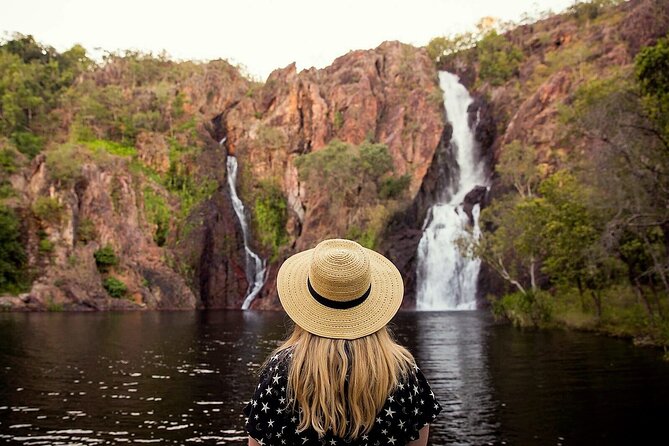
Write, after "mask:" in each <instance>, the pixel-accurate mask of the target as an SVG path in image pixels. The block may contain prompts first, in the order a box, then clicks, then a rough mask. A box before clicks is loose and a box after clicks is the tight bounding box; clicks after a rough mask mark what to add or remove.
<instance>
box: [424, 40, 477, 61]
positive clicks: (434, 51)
mask: <svg viewBox="0 0 669 446" xmlns="http://www.w3.org/2000/svg"><path fill="white" fill-rule="evenodd" d="M474 45H476V36H475V35H474V34H472V33H464V34H456V35H454V36H450V37H446V36H440V37H435V38H434V39H432V40H430V42H429V43H428V44H427V47H426V49H427V54H428V56H430V59H432V60H433V61H434V62H437V63H439V62H441V61H442V60H443V59H444V58H445V57H446V56H449V55H451V54H455V53H457V52H459V51H462V50H466V49H468V48H471V47H473V46H474Z"/></svg>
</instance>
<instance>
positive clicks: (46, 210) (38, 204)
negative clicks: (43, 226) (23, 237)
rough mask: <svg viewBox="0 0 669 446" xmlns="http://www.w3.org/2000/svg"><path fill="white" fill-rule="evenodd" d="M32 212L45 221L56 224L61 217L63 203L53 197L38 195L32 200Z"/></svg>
mask: <svg viewBox="0 0 669 446" xmlns="http://www.w3.org/2000/svg"><path fill="white" fill-rule="evenodd" d="M31 209H32V211H33V214H35V216H36V217H37V218H39V219H40V220H43V221H45V222H47V223H51V224H58V223H60V221H61V219H62V217H63V209H64V207H63V205H62V204H60V202H59V201H58V200H57V199H56V198H53V197H44V196H40V197H37V199H36V200H35V201H34V202H33V204H32V206H31Z"/></svg>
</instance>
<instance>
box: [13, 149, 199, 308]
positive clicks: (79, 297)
mask: <svg viewBox="0 0 669 446" xmlns="http://www.w3.org/2000/svg"><path fill="white" fill-rule="evenodd" d="M70 155H71V158H70V159H68V160H67V161H66V162H68V163H71V165H72V166H73V168H74V170H73V176H72V177H70V178H65V177H62V176H59V175H57V174H56V173H54V169H56V167H50V166H49V164H48V163H47V162H46V156H45V154H40V155H38V156H37V157H36V158H35V159H34V160H33V162H32V163H31V166H30V170H29V173H28V175H27V176H26V177H25V182H26V188H25V190H24V193H25V194H26V195H27V197H25V199H26V201H27V202H29V203H32V206H33V210H32V212H30V211H28V209H24V210H23V211H22V212H23V213H24V214H25V215H26V220H25V221H24V224H25V225H26V229H27V231H26V233H27V234H28V243H27V246H28V254H29V256H28V257H29V264H30V265H32V266H33V267H34V268H39V269H40V270H41V274H40V276H39V277H38V278H37V280H36V281H35V282H34V283H33V285H32V288H31V290H30V292H28V293H24V294H23V295H21V296H19V300H18V301H17V300H16V299H14V298H9V299H5V300H6V302H5V305H7V304H8V305H10V306H12V307H14V308H15V309H41V310H45V309H55V308H57V309H64V310H116V309H123V310H125V309H143V308H146V309H173V308H195V306H196V298H195V296H194V294H193V292H192V291H191V290H190V288H189V287H188V286H187V284H186V282H185V281H184V278H183V277H182V275H181V274H180V272H179V271H175V270H174V269H172V268H169V267H167V266H166V264H165V259H164V258H163V256H164V255H166V253H165V252H164V250H163V249H162V248H160V247H158V246H157V245H156V244H155V242H154V241H153V240H152V238H151V235H150V234H151V231H150V224H149V223H148V222H147V219H146V212H145V206H144V203H143V202H142V198H141V194H140V193H139V191H140V190H141V188H142V187H143V183H142V180H141V178H140V177H138V176H136V175H133V174H132V173H131V172H130V170H129V166H128V160H127V159H124V158H117V157H111V156H110V157H107V158H106V159H105V161H104V162H101V160H100V159H96V160H93V159H92V158H90V154H88V153H85V152H82V151H76V150H74V151H73V152H72V153H71V154H70ZM157 193H159V191H158V192H157ZM107 246H108V247H111V249H112V250H113V252H114V255H115V257H116V258H117V264H116V265H114V266H113V267H112V269H111V271H109V272H101V270H100V268H98V266H97V265H96V259H95V253H96V252H97V251H98V250H99V249H100V248H102V247H107ZM107 277H114V278H115V279H117V280H120V281H121V282H123V283H124V284H125V285H126V286H127V292H126V296H125V297H126V298H124V299H121V298H113V297H111V296H110V295H109V294H108V292H107V291H106V290H105V288H104V287H103V281H104V279H105V278H107Z"/></svg>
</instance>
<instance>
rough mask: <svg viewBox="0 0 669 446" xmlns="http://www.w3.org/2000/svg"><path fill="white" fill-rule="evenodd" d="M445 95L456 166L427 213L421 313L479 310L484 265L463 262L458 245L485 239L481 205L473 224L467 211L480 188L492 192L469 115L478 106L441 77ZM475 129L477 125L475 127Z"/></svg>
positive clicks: (421, 251) (454, 80)
mask: <svg viewBox="0 0 669 446" xmlns="http://www.w3.org/2000/svg"><path fill="white" fill-rule="evenodd" d="M439 85H440V87H441V89H442V91H443V93H444V107H445V108H446V117H447V119H448V121H449V123H450V124H451V125H452V126H453V135H452V137H451V141H450V144H449V147H448V149H449V150H451V151H452V153H451V155H452V156H451V157H450V159H452V160H454V161H455V164H456V165H453V166H446V168H447V172H448V174H449V175H450V178H451V181H447V182H445V183H446V185H445V186H444V190H442V191H439V192H440V194H439V195H440V197H441V201H438V202H437V203H435V204H434V205H433V206H432V208H431V209H430V210H429V211H428V214H427V217H426V219H425V223H424V225H423V236H422V238H421V240H420V242H419V244H418V266H417V271H416V273H417V290H416V308H417V309H419V310H473V309H475V308H476V286H477V282H478V275H479V269H480V266H481V261H480V260H478V259H470V258H467V257H463V256H462V255H461V254H460V251H459V250H458V247H457V244H456V241H457V240H458V239H459V238H460V237H463V236H467V235H468V233H467V229H468V228H471V229H472V230H473V235H474V237H478V236H479V234H480V229H479V224H478V216H479V210H480V208H479V205H478V204H476V205H475V206H474V207H473V209H472V219H473V224H472V222H471V221H470V218H469V216H468V215H467V213H466V212H465V210H464V208H463V201H464V199H465V196H466V195H467V193H468V192H470V191H472V190H473V189H474V188H475V187H477V186H484V187H487V186H488V179H487V177H486V172H485V170H486V169H485V163H484V162H483V161H482V160H481V159H480V156H479V153H478V145H477V143H476V139H475V137H474V130H475V127H474V128H472V127H470V125H469V119H468V117H469V114H468V112H467V109H468V107H469V105H470V104H471V103H472V102H473V99H472V97H471V96H470V95H469V92H468V91H467V89H466V88H465V87H464V85H462V84H461V83H460V81H459V78H458V76H456V75H454V74H452V73H449V72H446V71H440V72H439ZM475 125H476V123H474V126H475Z"/></svg>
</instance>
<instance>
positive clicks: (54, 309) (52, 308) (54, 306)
mask: <svg viewBox="0 0 669 446" xmlns="http://www.w3.org/2000/svg"><path fill="white" fill-rule="evenodd" d="M63 309H64V308H63V304H62V303H56V302H54V301H53V297H51V298H49V300H47V303H46V311H48V312H50V313H60V312H61V311H63Z"/></svg>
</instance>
